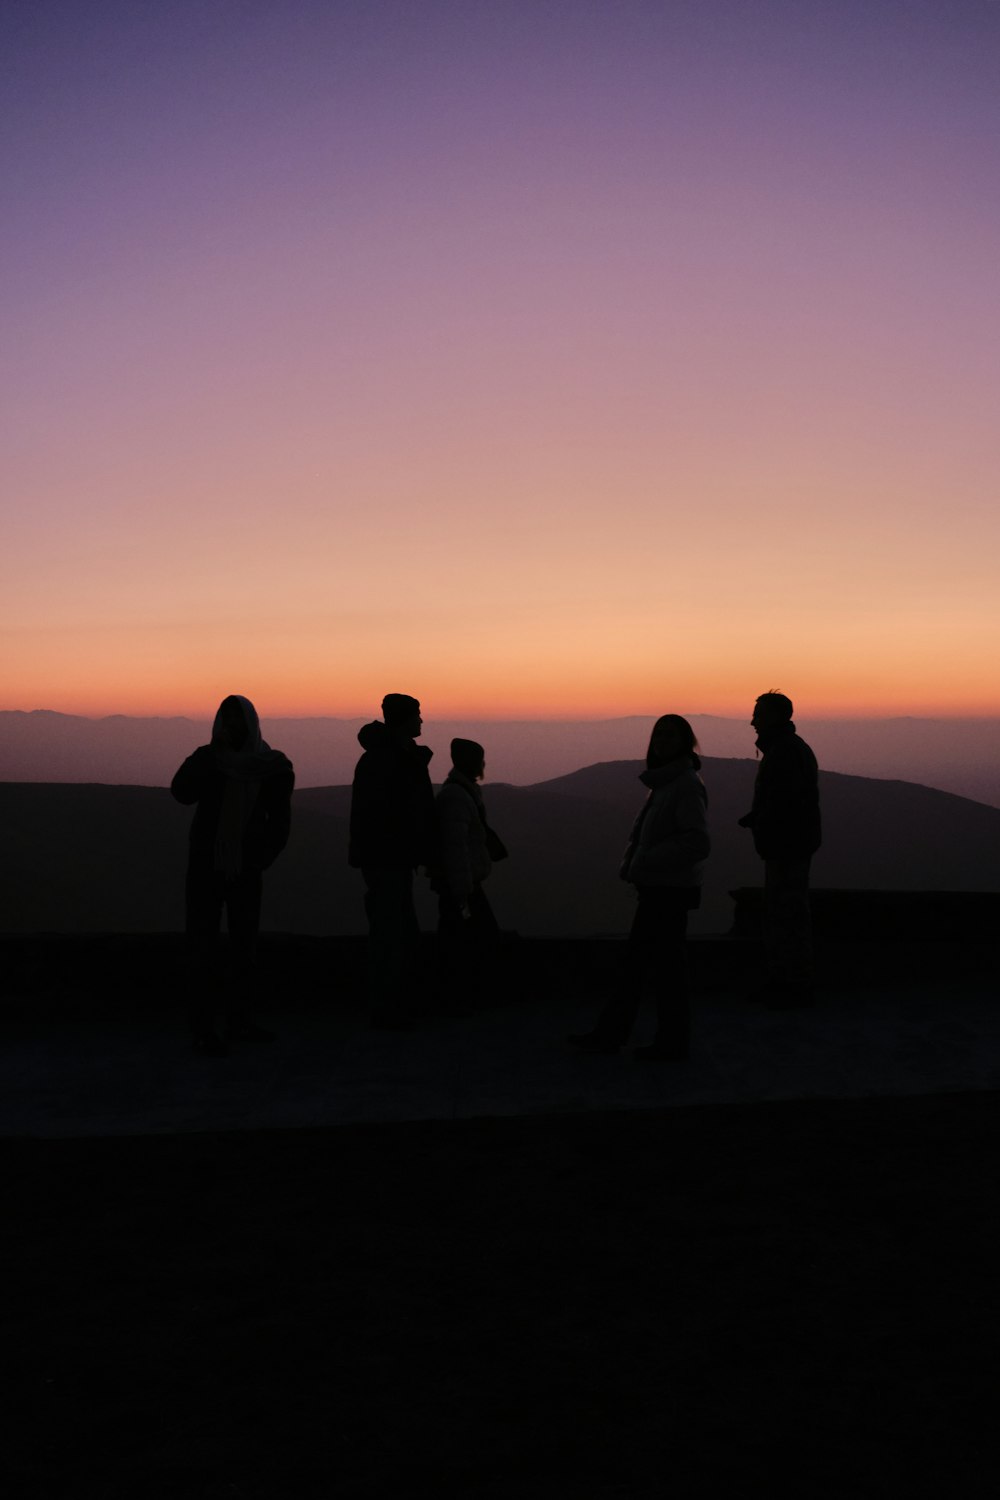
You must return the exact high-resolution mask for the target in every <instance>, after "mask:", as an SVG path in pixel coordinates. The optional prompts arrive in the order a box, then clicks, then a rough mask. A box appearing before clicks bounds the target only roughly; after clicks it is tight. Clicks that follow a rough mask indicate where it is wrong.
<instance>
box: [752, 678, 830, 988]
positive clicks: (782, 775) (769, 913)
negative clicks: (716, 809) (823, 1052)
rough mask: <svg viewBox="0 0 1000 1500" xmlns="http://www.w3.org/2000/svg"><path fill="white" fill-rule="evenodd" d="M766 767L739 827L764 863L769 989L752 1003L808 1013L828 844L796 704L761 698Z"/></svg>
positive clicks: (758, 725) (759, 726)
mask: <svg viewBox="0 0 1000 1500" xmlns="http://www.w3.org/2000/svg"><path fill="white" fill-rule="evenodd" d="M750 722H751V724H752V725H753V727H754V729H756V731H757V748H758V749H759V751H760V754H761V762H760V767H759V769H758V771H757V780H756V783H755V785H754V793H753V806H752V808H751V809H750V811H749V812H748V813H747V815H746V816H745V817H743V818H740V820H739V821H740V827H741V828H749V829H750V831H751V833H752V834H753V842H754V848H755V849H756V850H757V853H758V854H759V855H760V857H761V859H762V860H763V861H764V948H765V955H766V962H767V977H766V982H765V983H764V984H763V985H762V986H761V987H760V988H759V989H758V990H756V991H755V992H754V995H753V998H754V999H758V1000H762V1001H764V1003H765V1004H767V1005H768V1006H770V1007H771V1008H772V1009H775V1010H786V1009H790V1008H793V1007H796V1006H799V1005H808V1004H809V1003H810V1002H811V1000H812V998H813V996H812V986H813V953H812V924H811V920H810V914H809V865H810V861H811V859H812V856H813V855H814V854H815V853H816V850H817V849H818V848H819V846H820V844H821V842H822V830H821V827H820V815H819V772H818V769H817V765H816V757H815V755H814V754H813V752H812V750H811V749H810V748H809V746H808V745H807V744H806V742H805V740H802V739H800V738H799V736H798V735H797V734H796V733H795V725H794V724H793V723H792V702H791V699H790V698H786V697H785V695H784V693H775V692H770V693H762V694H761V696H760V697H759V698H758V699H757V702H756V703H755V704H754V711H753V718H752V719H751V720H750Z"/></svg>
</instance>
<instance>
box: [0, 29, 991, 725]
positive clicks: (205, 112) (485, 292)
mask: <svg viewBox="0 0 1000 1500" xmlns="http://www.w3.org/2000/svg"><path fill="white" fill-rule="evenodd" d="M0 58H2V63H0V66H2V68H3V86H2V90H0V98H2V111H3V118H2V122H0V123H2V131H3V139H4V142H5V148H6V149H5V152H4V158H3V173H4V181H3V203H4V206H5V212H4V215H3V220H4V230H3V252H2V257H3V258H2V268H3V288H4V330H5V333H4V346H5V352H6V355H7V358H6V360H5V362H4V374H3V377H2V379H3V390H2V392H0V395H2V410H3V412H4V417H3V423H4V441H3V450H4V453H5V455H6V456H5V458H4V460H3V472H2V493H3V498H4V504H5V513H6V515H7V517H8V519H7V522H6V526H5V533H6V541H5V548H4V558H3V562H2V565H0V566H2V575H0V585H2V592H3V597H4V605H3V615H2V628H3V632H4V644H5V646H6V647H7V648H8V649H7V650H6V651H5V655H6V656H8V657H9V658H10V659H11V660H12V661H13V666H12V667H11V669H10V670H9V671H8V672H7V673H6V674H5V677H6V684H5V686H4V687H3V691H2V695H0V707H2V708H24V709H30V708H36V707H48V708H54V709H60V710H66V711H70V712H83V713H102V712H112V711H116V710H120V711H124V712H174V711H182V712H197V711H200V712H206V711H208V710H207V709H206V705H211V704H212V703H213V702H217V701H218V699H219V698H220V697H221V696H222V695H223V694H224V693H226V692H229V691H232V690H238V691H245V692H247V693H248V694H249V695H250V696H252V697H253V698H254V699H255V700H256V701H257V702H258V703H259V705H260V707H261V710H262V712H263V713H267V712H270V713H295V712H312V713H317V712H320V713H323V712H325V713H334V714H337V713H355V712H367V711H369V710H370V709H373V708H374V707H375V705H377V702H378V700H379V699H380V697H381V695H382V692H383V691H385V690H386V689H390V690H394V689H395V688H403V689H405V690H414V691H417V692H419V694H420V696H421V697H422V698H423V699H424V700H425V701H427V702H428V703H429V704H430V705H431V707H432V710H434V711H437V712H438V713H439V714H440V713H448V714H455V713H462V712H479V713H509V714H511V715H514V716H517V715H534V714H545V713H550V712H551V713H556V714H559V713H565V714H593V715H595V716H599V715H605V714H615V713H628V712H637V713H650V712H660V711H663V710H666V709H676V710H678V711H681V712H699V711H703V712H705V711H707V712H714V713H742V712H743V711H744V708H745V705H746V703H747V702H748V701H752V698H753V696H755V694H756V693H757V692H758V691H760V690H761V689H762V688H766V687H771V686H779V687H783V688H785V689H786V690H787V691H789V692H791V693H792V695H793V696H794V697H795V698H796V700H797V701H801V702H803V703H804V705H805V706H806V707H807V708H808V709H809V710H810V711H812V712H819V713H848V712H860V713H866V712H878V711H880V710H882V709H884V710H886V711H890V712H927V711H930V712H945V713H947V712H955V713H996V712H998V711H1000V667H998V662H1000V651H998V648H1000V630H998V622H997V608H996V558H997V555H998V549H1000V505H998V498H1000V497H998V493H997V440H996V406H997V388H998V381H997V376H998V364H1000V353H998V351H1000V304H998V295H997V273H996V267H997V265H998V264H1000V194H998V191H997V184H998V182H1000V161H998V155H1000V130H998V112H1000V110H998V100H1000V5H997V4H996V3H991V0H935V3H930V0H898V3H894V0H877V3H872V0H868V3H866V4H860V3H853V0H827V3H814V4H810V3H808V0H795V3H793V0H783V3H777V0H776V3H767V0H764V3H756V0H743V3H735V0H734V3H731V4H720V3H716V0H701V3H695V0H692V3H678V4H671V3H668V0H663V3H651V0H644V3H629V0H615V3H603V0H602V3H591V4H585V3H582V0H576V3H563V4H548V3H545V0H531V3H527V0H525V3H517V4H503V3H496V0H491V3H489V4H480V3H476V0H448V3H433V0H432V3H421V0H410V3H398V4H393V3H377V0H369V3H366V4H360V3H359V4H342V3H326V4H320V3H302V0H287V3H281V4H277V3H275V4H260V3H235V0H232V3H230V0H216V3H213V0H202V3H184V0H180V3H178V0H169V3H163V4H142V3H135V0H132V3H124V0H123V3H117V4H109V3H102V0H75V3H69V0H67V3H61V4H52V3H47V0H30V3H29V0H13V3H12V0H7V3H6V4H5V5H4V6H3V8H2V10H0Z"/></svg>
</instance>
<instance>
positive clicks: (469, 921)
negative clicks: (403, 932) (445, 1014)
mask: <svg viewBox="0 0 1000 1500" xmlns="http://www.w3.org/2000/svg"><path fill="white" fill-rule="evenodd" d="M451 764H452V769H451V771H450V772H449V773H448V777H447V780H446V781H445V783H444V786H443V787H442V788H441V790H440V791H439V792H438V794H437V798H436V801H435V804H434V812H435V821H436V827H437V839H436V857H435V863H434V888H435V889H436V890H437V892H438V909H439V917H438V939H439V943H440V954H441V967H442V971H443V978H444V984H445V992H446V999H447V1003H448V1007H449V1009H451V1010H464V1009H468V1008H469V1007H470V1006H471V1005H472V1003H473V1002H474V1001H475V1000H476V999H477V998H478V997H479V996H480V994H481V992H482V989H483V987H484V985H485V984H486V983H488V982H489V980H490V978H491V977H492V976H491V975H489V974H488V973H487V966H488V964H489V960H490V958H491V956H492V955H493V953H494V952H495V949H496V943H497V938H498V936H499V933H498V929H497V922H496V918H495V917H494V915H493V911H492V908H491V907H490V903H489V901H488V899H487V897H486V893H485V891H484V890H483V881H484V880H485V879H486V878H487V876H488V875H489V873H490V870H491V869H492V868H493V859H494V858H501V859H502V858H503V857H504V855H505V854H506V852H507V851H506V849H504V847H503V845H502V843H501V842H500V839H499V838H498V836H497V835H496V834H495V833H494V832H493V830H492V829H491V828H490V827H489V825H488V823H487V821H486V807H485V805H484V803H483V794H482V792H481V791H480V790H479V785H478V783H479V782H480V781H481V780H482V779H483V776H484V775H485V773H486V751H485V750H484V749H483V747H482V745H478V744H477V743H476V741H475V740H462V739H454V740H452V742H451Z"/></svg>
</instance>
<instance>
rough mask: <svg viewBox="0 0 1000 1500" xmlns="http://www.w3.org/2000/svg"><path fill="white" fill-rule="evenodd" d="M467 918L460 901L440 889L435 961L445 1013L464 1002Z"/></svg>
mask: <svg viewBox="0 0 1000 1500" xmlns="http://www.w3.org/2000/svg"><path fill="white" fill-rule="evenodd" d="M469 921H470V919H469V917H468V916H466V915H464V914H463V911H462V903H461V902H460V901H456V900H455V898H454V896H450V895H448V893H447V892H446V891H442V892H441V894H440V896H439V897H438V932H437V935H438V960H439V964H440V975H441V1000H442V1005H443V1007H444V1009H445V1010H446V1011H448V1012H452V1011H455V1012H457V1011H459V1010H461V1009H462V1007H463V1005H464V1001H465V992H466V988H467V981H468V973H467V970H468V953H469V947H470V944H469V934H468V932H467V928H468V926H469Z"/></svg>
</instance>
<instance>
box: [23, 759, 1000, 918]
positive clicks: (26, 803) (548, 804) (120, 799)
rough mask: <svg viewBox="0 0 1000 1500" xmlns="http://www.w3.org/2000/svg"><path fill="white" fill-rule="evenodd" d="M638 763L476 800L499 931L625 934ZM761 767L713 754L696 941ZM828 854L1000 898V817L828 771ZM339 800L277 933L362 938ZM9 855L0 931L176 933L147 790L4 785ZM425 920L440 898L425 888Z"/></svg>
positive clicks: (306, 792) (174, 838)
mask: <svg viewBox="0 0 1000 1500" xmlns="http://www.w3.org/2000/svg"><path fill="white" fill-rule="evenodd" d="M640 769H641V762H639V761H635V760H628V761H615V762H605V763H599V764H596V765H592V766H589V767H586V768H584V769H582V770H577V771H574V772H573V773H571V774H569V775H567V776H563V777H559V778H556V779H554V780H550V781H548V782H546V783H542V784H538V785H534V786H529V787H516V786H511V785H490V786H487V788H486V798H487V806H488V809H489V813H490V819H491V822H492V823H493V824H494V826H495V827H496V828H497V830H498V831H499V832H500V833H501V835H502V837H503V838H504V840H505V842H506V843H507V845H508V847H509V848H510V851H511V858H510V859H509V860H508V861H507V862H505V863H504V864H501V865H499V866H498V867H497V868H496V869H495V871H494V873H493V875H492V876H491V879H490V895H491V899H492V901H493V903H494V906H495V908H496V911H497V915H498V917H499V919H500V921H501V924H502V925H503V926H504V927H505V928H508V929H513V930H517V931H520V932H522V933H524V934H526V935H530V934H537V935H564V934H565V935H573V936H583V935H587V934H591V933H594V934H614V933H622V932H624V931H626V930H627V927H628V923H629V920H630V917H631V911H632V900H633V898H632V893H631V891H630V888H629V887H627V886H625V885H624V884H623V883H622V882H621V881H620V880H619V879H618V866H619V863H620V859H621V853H622V849H623V847H624V844H625V840H626V837H627V835H628V831H629V828H630V826H631V822H632V819H633V818H634V816H635V814H636V812H637V811H638V809H639V807H640V806H641V803H642V800H643V797H644V795H645V793H644V789H643V787H642V785H641V784H640V782H639V781H638V775H639V771H640ZM754 774H755V765H754V762H753V761H747V760H725V759H715V758H706V760H705V766H704V775H705V781H706V785H707V787H708V791H709V818H710V826H711V832H712V839H713V852H712V857H711V860H710V862H709V866H708V873H707V880H706V886H705V893H704V904H703V908H702V911H701V912H699V913H698V915H697V919H696V921H695V924H694V930H695V931H701V932H718V931H724V930H725V929H726V928H727V927H728V926H729V923H730V918H731V910H732V906H731V902H730V899H729V896H728V894H727V893H728V892H729V891H730V890H732V889H734V888H736V887H737V886H742V885H756V884H759V883H760V878H761V867H760V862H759V860H758V859H757V858H756V856H755V854H754V852H753V847H752V844H751V840H750V838H749V835H748V834H747V833H746V832H745V831H744V830H742V829H739V828H738V827H737V826H736V820H737V818H738V817H739V816H740V815H741V814H742V813H744V812H745V811H746V810H747V808H748V806H749V803H750V797H751V795H752V787H753V778H754ZM821 795H822V801H823V817H824V847H823V849H822V850H821V852H820V854H819V856H818V857H817V859H816V862H815V872H814V881H815V884H816V885H817V886H826V887H846V888H852V887H853V888H862V889H874V890H878V889H882V890H890V889H895V890H939V891H947V890H966V891H976V890H998V889H1000V810H997V809H995V808H991V807H987V806H984V805H983V804H981V803H977V802H974V801H970V800H968V799H965V798H961V797H956V796H954V795H952V794H949V793H946V792H941V791H937V790H935V789H932V788H927V787H922V786H917V785H913V784H911V783H908V782H904V781H875V780H871V779H868V778H863V777H856V776H846V775H840V774H837V773H834V772H829V771H824V772H821ZM349 803H350V787H349V786H346V785H341V786H328V787H316V788H306V789H302V790H299V791H297V792H296V794H295V799H294V814H293V832H292V839H291V842H290V844H289V847H288V849H287V851H286V853H285V854H284V855H283V856H282V858H281V859H280V860H279V862H278V863H277V864H276V865H275V866H274V868H273V870H272V871H271V872H269V874H268V876H267V888H266V894H265V906H264V925H265V927H266V928H268V929H270V930H276V931H285V932H304V933H308V932H312V933H329V934H336V933H350V932H360V931H362V930H363V927H364V918H363V911H362V899H361V892H362V883H361V878H360V876H359V875H358V873H357V872H356V871H353V870H351V869H349V868H348V865H347V861H346V851H347V813H348V807H349ZM0 816H2V818H3V826H4V829H5V836H6V859H5V863H4V868H3V871H2V874H0V911H2V916H0V930H5V931H8V932H12V931H13V932H33V931H46V930H47V931H75V932H88V931H126V932H128V931H131V932H143V931H172V930H177V929H179V928H180V927H181V926H182V925H183V880H184V866H185V857H186V841H187V832H188V828H189V826H190V821H191V813H190V811H189V810H188V809H186V808H182V807H180V806H179V805H178V804H177V803H175V802H174V801H173V799H172V798H171V796H170V794H169V792H168V791H167V790H165V789H163V788H157V787H136V786H104V785H78V784H77V785H57V784H44V783H32V784H10V783H6V784H3V785H0ZM417 884H418V890H419V901H420V909H421V915H422V920H423V923H424V925H425V926H427V927H430V926H432V925H433V923H434V920H435V914H436V913H435V902H434V899H433V897H432V895H431V893H430V891H429V889H428V887H427V882H426V881H425V880H423V879H420V880H418V882H417Z"/></svg>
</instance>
